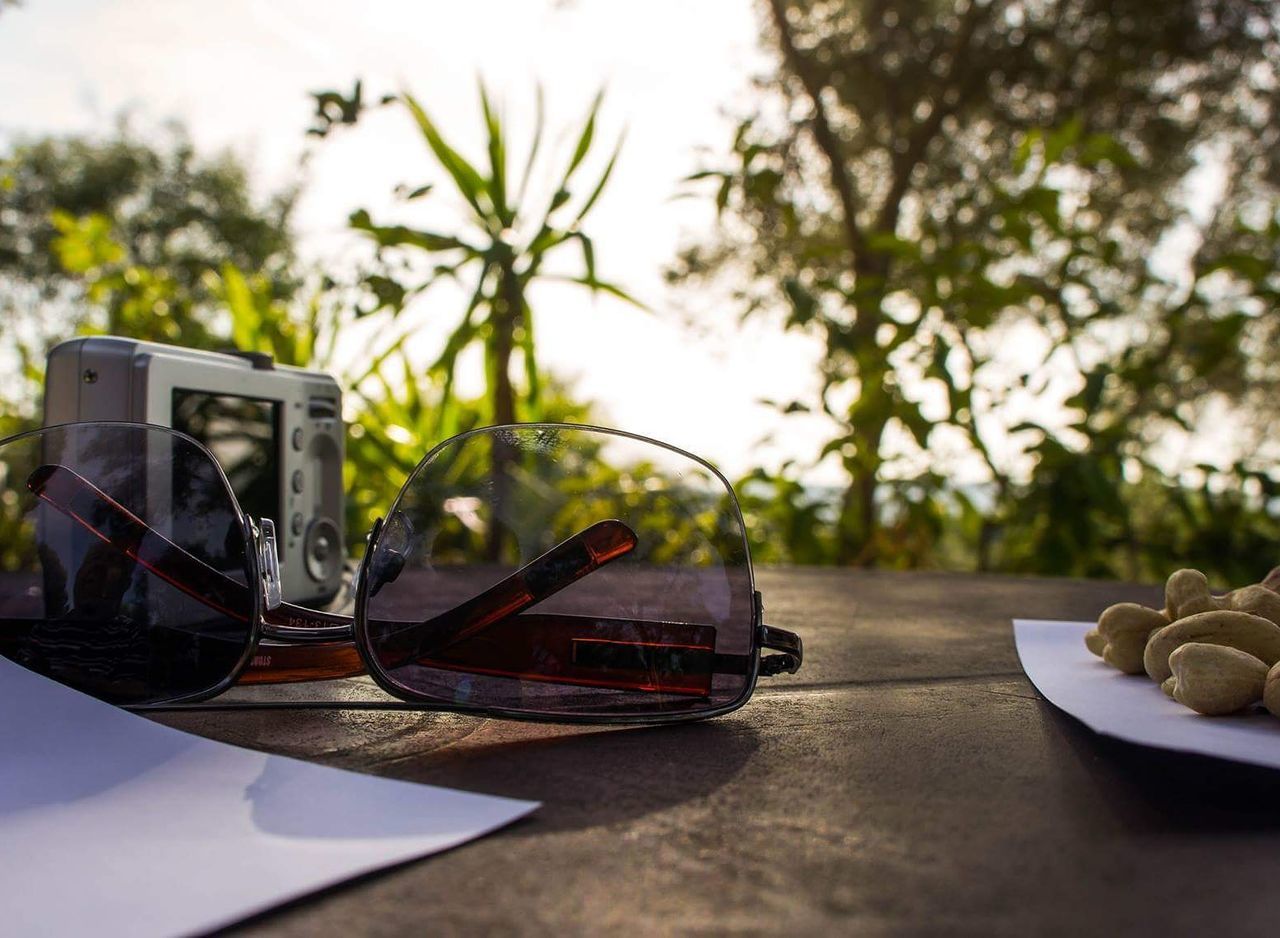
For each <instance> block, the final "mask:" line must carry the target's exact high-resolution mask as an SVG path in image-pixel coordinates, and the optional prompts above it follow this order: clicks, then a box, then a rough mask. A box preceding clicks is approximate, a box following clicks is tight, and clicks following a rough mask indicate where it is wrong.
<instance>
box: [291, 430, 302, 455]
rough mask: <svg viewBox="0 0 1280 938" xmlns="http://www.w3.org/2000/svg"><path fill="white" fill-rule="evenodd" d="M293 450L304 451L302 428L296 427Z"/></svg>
mask: <svg viewBox="0 0 1280 938" xmlns="http://www.w3.org/2000/svg"><path fill="white" fill-rule="evenodd" d="M293 448H294V449H298V450H300V449H302V427H296V428H295V429H294V431H293Z"/></svg>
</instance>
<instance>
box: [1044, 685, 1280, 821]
mask: <svg viewBox="0 0 1280 938" xmlns="http://www.w3.org/2000/svg"><path fill="white" fill-rule="evenodd" d="M1048 709H1049V712H1050V719H1051V721H1052V723H1053V725H1054V726H1055V727H1056V728H1057V729H1058V730H1060V731H1061V733H1062V736H1063V738H1064V739H1065V740H1066V741H1067V743H1068V744H1069V745H1070V746H1071V749H1072V750H1073V751H1074V755H1075V756H1076V757H1077V758H1078V760H1079V764H1080V765H1081V766H1083V767H1084V769H1085V770H1086V771H1087V772H1088V773H1089V774H1090V776H1091V777H1092V780H1093V781H1094V782H1095V784H1096V785H1097V788H1098V790H1099V791H1098V792H1097V793H1096V797H1097V802H1098V808H1099V809H1107V810H1110V811H1111V812H1112V813H1113V814H1114V815H1115V816H1116V817H1117V818H1119V820H1120V821H1121V822H1122V823H1123V824H1125V825H1126V826H1130V827H1135V828H1138V829H1141V830H1148V831H1169V830H1177V831H1180V832H1184V833H1192V834H1194V833H1200V832H1203V833H1215V832H1221V831H1223V830H1250V831H1261V830H1277V829H1280V797H1277V792H1280V772H1278V771H1276V770H1275V769H1267V768H1263V767H1262V766H1255V765H1245V764H1243V763H1238V762H1228V761H1226V760H1223V759H1214V758H1211V757H1209V756H1199V755H1194V754H1191V753H1180V752H1170V751H1168V750H1164V749H1154V748H1151V747H1148V746H1139V745H1135V744H1133V743H1127V742H1124V741H1122V740H1118V739H1112V738H1110V737H1107V736H1102V735H1099V734H1098V733H1095V732H1093V730H1091V729H1089V728H1088V727H1087V726H1085V725H1084V724H1083V723H1081V722H1079V721H1078V720H1076V719H1075V718H1074V717H1071V716H1068V715H1066V714H1064V713H1062V712H1060V711H1058V710H1057V709H1056V708H1054V707H1049V708H1048Z"/></svg>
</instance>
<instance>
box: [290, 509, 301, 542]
mask: <svg viewBox="0 0 1280 938" xmlns="http://www.w3.org/2000/svg"><path fill="white" fill-rule="evenodd" d="M302 525H303V517H302V512H300V511H297V512H294V515H293V517H292V518H291V519H289V530H290V531H292V532H293V536H294V537H297V536H298V535H299V534H301V533H302Z"/></svg>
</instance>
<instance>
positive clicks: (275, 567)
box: [253, 518, 283, 609]
mask: <svg viewBox="0 0 1280 938" xmlns="http://www.w3.org/2000/svg"><path fill="white" fill-rule="evenodd" d="M253 535H254V540H255V541H256V544H257V548H258V569H259V570H260V571H261V575H262V598H263V599H264V600H265V601H266V604H267V608H268V609H275V608H276V607H277V606H279V605H280V603H281V602H283V596H282V594H281V585H280V555H279V553H278V552H277V550H276V523H275V522H274V521H272V520H271V519H270V518H261V519H259V520H258V523H257V524H256V525H254V528H253Z"/></svg>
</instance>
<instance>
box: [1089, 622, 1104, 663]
mask: <svg viewBox="0 0 1280 938" xmlns="http://www.w3.org/2000/svg"><path fill="white" fill-rule="evenodd" d="M1084 647H1085V648H1087V649H1089V651H1091V652H1093V653H1094V654H1095V655H1097V656H1098V657H1099V658H1101V657H1102V653H1103V652H1104V651H1106V648H1107V640H1106V639H1105V638H1103V637H1102V633H1101V632H1099V631H1098V629H1097V626H1095V627H1094V628H1092V629H1090V630H1089V631H1088V632H1086V633H1085V636H1084Z"/></svg>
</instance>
